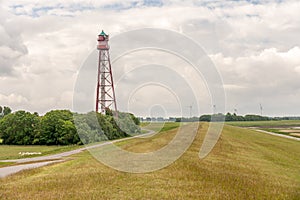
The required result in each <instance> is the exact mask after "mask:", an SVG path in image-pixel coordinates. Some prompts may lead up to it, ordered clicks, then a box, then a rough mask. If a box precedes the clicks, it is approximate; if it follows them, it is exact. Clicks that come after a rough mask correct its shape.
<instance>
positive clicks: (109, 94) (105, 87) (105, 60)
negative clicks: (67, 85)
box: [96, 31, 117, 113]
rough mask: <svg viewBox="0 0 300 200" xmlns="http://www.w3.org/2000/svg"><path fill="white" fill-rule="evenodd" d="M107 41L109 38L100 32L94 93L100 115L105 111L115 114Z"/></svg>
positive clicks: (115, 107) (115, 104) (115, 106)
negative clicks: (95, 89)
mask: <svg viewBox="0 0 300 200" xmlns="http://www.w3.org/2000/svg"><path fill="white" fill-rule="evenodd" d="M108 41H109V36H108V35H106V34H105V33H104V31H102V32H101V33H100V34H99V35H98V45H97V49H98V50H99V61H98V79H97V91H96V112H99V109H100V112H101V113H106V112H107V110H111V111H113V110H114V111H116V112H117V103H116V96H115V89H114V82H113V74H112V68H111V63H110V56H109V45H108ZM99 106H100V108H99Z"/></svg>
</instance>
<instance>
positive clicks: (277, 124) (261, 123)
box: [226, 120, 300, 128]
mask: <svg viewBox="0 0 300 200" xmlns="http://www.w3.org/2000/svg"><path fill="white" fill-rule="evenodd" d="M226 124H228V125H232V126H239V127H262V128H263V127H289V126H300V120H281V121H238V122H226Z"/></svg>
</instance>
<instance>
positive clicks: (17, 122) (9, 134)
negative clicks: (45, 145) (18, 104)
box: [0, 111, 39, 145]
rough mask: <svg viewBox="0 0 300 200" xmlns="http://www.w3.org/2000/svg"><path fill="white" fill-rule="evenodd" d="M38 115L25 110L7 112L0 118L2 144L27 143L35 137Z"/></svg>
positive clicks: (30, 142)
mask: <svg viewBox="0 0 300 200" xmlns="http://www.w3.org/2000/svg"><path fill="white" fill-rule="evenodd" d="M38 124H39V117H38V116H36V115H34V114H31V113H29V112H25V111H17V112H15V113H11V114H8V115H6V116H4V117H3V118H2V119H1V120H0V137H1V138H2V139H3V141H2V143H3V144H17V145H29V144H32V142H33V140H34V138H35V134H36V132H35V129H36V127H37V126H38Z"/></svg>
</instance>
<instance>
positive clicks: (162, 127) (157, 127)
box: [141, 122, 181, 132]
mask: <svg viewBox="0 0 300 200" xmlns="http://www.w3.org/2000/svg"><path fill="white" fill-rule="evenodd" d="M180 125H181V123H180V122H153V123H150V122H143V123H141V127H143V128H146V129H150V130H153V131H156V132H163V131H168V130H172V129H175V128H178V127H179V126H180Z"/></svg>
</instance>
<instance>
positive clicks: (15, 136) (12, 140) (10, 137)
mask: <svg viewBox="0 0 300 200" xmlns="http://www.w3.org/2000/svg"><path fill="white" fill-rule="evenodd" d="M0 111H1V110H0ZM138 125H139V120H138V119H137V118H136V117H135V116H134V115H133V114H130V113H121V112H119V113H118V118H116V119H115V118H114V117H113V116H112V113H111V112H108V114H106V115H104V114H101V113H96V112H89V113H85V114H79V113H72V112H71V111H69V110H52V111H50V112H47V113H46V114H45V115H44V116H39V115H38V113H36V112H35V113H30V112H26V111H23V110H21V111H16V112H14V113H11V111H10V113H7V114H5V115H4V114H3V115H1V118H0V138H1V139H2V144H9V145H12V144H13V145H70V144H79V145H80V144H88V143H93V142H99V141H103V140H112V139H117V138H123V137H128V136H129V134H140V133H141V129H140V127H139V126H138Z"/></svg>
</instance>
